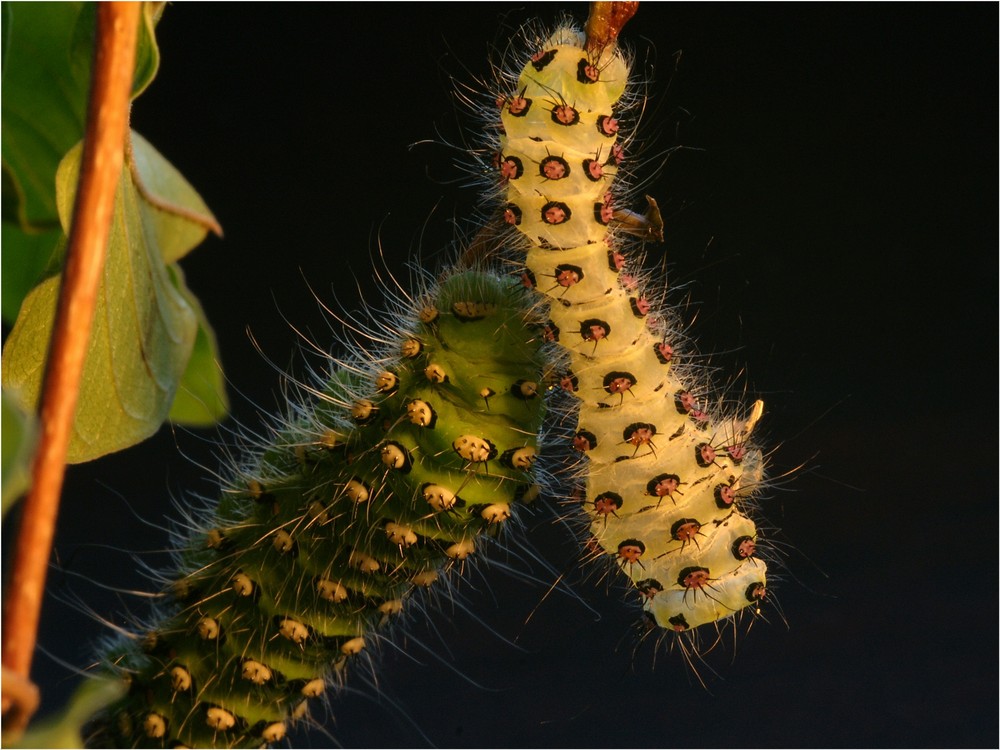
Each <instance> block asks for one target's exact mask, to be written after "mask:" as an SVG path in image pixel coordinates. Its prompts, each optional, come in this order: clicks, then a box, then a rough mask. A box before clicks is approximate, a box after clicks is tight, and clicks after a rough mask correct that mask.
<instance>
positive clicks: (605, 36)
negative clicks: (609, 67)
mask: <svg viewBox="0 0 1000 750" xmlns="http://www.w3.org/2000/svg"><path fill="white" fill-rule="evenodd" d="M638 9H639V3H638V2H593V3H591V4H590V15H589V16H588V17H587V26H586V28H585V32H586V34H587V49H588V50H590V51H592V52H600V51H601V50H603V49H604V48H605V47H608V46H613V45H614V44H616V43H617V41H618V35H619V34H620V33H621V30H622V29H623V28H624V27H625V24H626V23H628V21H629V19H630V18H632V16H634V15H635V12H636V11H637V10H638Z"/></svg>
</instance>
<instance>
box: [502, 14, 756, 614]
mask: <svg viewBox="0 0 1000 750" xmlns="http://www.w3.org/2000/svg"><path fill="white" fill-rule="evenodd" d="M628 75H629V70H628V64H627V62H626V60H625V58H624V57H623V56H622V54H621V53H620V52H619V50H618V48H617V47H616V46H615V45H613V44H612V45H604V46H594V45H588V43H587V39H586V38H585V36H584V35H583V34H581V33H579V32H576V31H573V30H570V29H561V30H559V31H558V32H557V33H556V34H555V35H553V36H552V37H550V38H549V39H547V40H545V41H544V43H543V44H541V45H540V46H539V47H538V48H537V49H536V51H535V52H534V55H533V56H532V58H531V60H530V62H529V63H528V64H527V65H525V66H524V68H523V70H522V71H521V73H520V75H519V76H518V77H517V78H516V81H515V80H511V81H509V82H508V90H507V92H506V96H504V97H503V98H502V99H501V100H500V106H501V126H500V128H499V130H500V132H501V133H503V135H502V136H501V137H500V138H499V144H498V145H499V150H498V155H497V157H496V159H497V163H498V166H497V170H498V172H499V177H500V181H501V183H502V185H503V186H505V188H506V205H505V208H504V218H505V220H506V221H507V222H508V223H509V224H512V225H513V226H515V227H516V228H517V229H518V230H519V231H520V232H521V233H522V234H523V236H524V238H525V239H526V240H527V241H528V242H529V243H530V247H529V248H528V249H527V256H526V261H525V269H524V279H525V283H526V284H528V285H529V286H532V287H533V288H536V289H537V290H538V291H540V292H541V293H542V294H543V295H545V297H546V298H547V299H548V301H549V305H548V307H549V311H550V312H549V320H548V321H547V322H546V336H547V338H548V339H549V340H551V341H554V342H558V343H559V344H560V346H561V347H562V348H563V350H564V351H565V353H566V355H567V361H566V362H565V364H564V367H563V369H562V370H561V372H559V373H558V375H557V378H558V384H559V386H560V387H561V388H563V389H564V390H566V391H569V392H571V393H572V394H573V395H574V396H575V397H576V398H577V401H578V405H579V426H578V429H577V431H576V433H575V435H574V436H573V438H572V443H573V448H575V449H576V450H577V451H579V452H580V453H581V454H583V455H584V456H585V457H586V458H585V459H584V461H585V464H584V466H583V467H581V470H580V476H581V478H582V479H583V482H584V484H585V486H586V491H585V496H584V499H583V503H584V505H585V507H586V509H587V511H588V514H589V516H590V519H591V523H590V532H591V535H592V536H591V537H590V545H591V549H592V556H593V557H601V556H603V555H609V556H610V557H611V558H613V559H614V560H615V561H616V563H617V565H618V566H619V567H620V568H621V569H622V570H623V571H624V572H625V573H626V574H627V575H628V576H629V578H630V579H631V580H632V582H633V583H634V584H635V586H636V587H637V588H638V589H639V591H640V592H641V593H642V594H643V596H644V598H645V603H644V608H645V610H646V612H647V613H649V615H650V616H651V617H652V619H653V620H654V621H655V623H656V624H657V625H658V626H660V627H661V628H667V629H670V630H674V631H686V630H688V629H690V628H695V627H697V626H698V625H702V624H705V623H710V622H716V621H719V620H722V619H724V618H727V617H729V616H730V615H733V614H735V613H737V612H739V611H740V610H742V609H743V608H745V607H747V606H750V605H756V604H757V602H758V601H759V600H760V599H761V598H762V597H763V596H764V592H765V573H766V566H765V564H764V563H763V561H761V560H760V559H758V558H757V557H756V555H755V551H756V544H757V531H756V527H755V525H754V523H753V521H751V520H750V519H749V517H748V516H747V515H746V514H745V512H744V511H745V509H746V505H747V504H748V501H749V500H750V498H751V496H752V494H753V492H754V490H755V489H756V488H758V487H759V486H760V482H761V478H762V472H763V467H762V458H761V454H760V452H759V451H758V450H756V449H753V448H752V447H750V446H749V445H748V442H747V441H748V437H749V434H750V432H751V430H752V429H753V426H754V424H755V423H756V422H757V420H758V419H759V418H760V416H761V413H762V411H763V403H762V402H760V401H758V402H756V403H755V404H754V405H753V408H752V409H751V411H750V414H749V416H748V417H745V418H739V417H738V416H735V415H727V414H724V413H720V412H722V411H723V410H722V409H720V408H718V406H719V405H716V408H713V406H712V404H711V403H710V402H709V390H708V386H707V384H705V383H702V382H700V381H699V380H698V379H697V378H696V373H695V372H693V369H692V368H685V367H683V365H681V363H682V361H683V356H681V355H680V353H679V351H678V350H679V346H678V344H679V340H678V339H679V334H678V333H677V329H676V326H675V325H673V324H672V321H671V320H669V317H668V316H667V315H666V314H665V312H664V311H663V310H662V305H661V304H658V302H659V300H658V299H657V297H658V296H659V293H658V291H657V289H656V286H655V284H654V282H653V280H651V279H643V278H642V277H641V275H640V271H641V260H640V259H639V258H638V257H635V255H636V254H635V253H634V250H630V249H627V246H626V243H627V242H628V240H629V239H630V238H629V234H630V232H635V231H636V229H637V226H636V224H637V222H636V221H635V220H634V218H633V217H634V215H633V214H631V213H630V212H623V211H621V210H620V209H619V207H620V206H622V205H624V203H625V198H624V196H623V195H622V194H621V192H620V191H619V190H618V189H617V185H613V182H614V179H615V176H616V174H617V173H618V171H619V170H620V169H622V167H623V165H624V163H625V161H626V160H627V159H629V158H630V155H629V153H628V139H627V138H622V137H621V132H622V130H621V129H622V127H623V123H622V121H621V120H622V118H623V117H624V116H627V112H628V103H627V101H625V100H624V99H623V95H625V94H626V84H627V82H628ZM650 205H651V208H654V209H655V202H652V201H651V202H650ZM638 224H639V226H638V229H639V230H640V232H641V233H643V234H646V235H649V234H650V233H655V232H658V231H659V227H657V226H656V224H655V216H654V217H652V218H651V220H645V221H642V222H639V223H638ZM631 244H632V245H633V246H634V244H635V243H634V242H633V243H631ZM679 365H680V366H679Z"/></svg>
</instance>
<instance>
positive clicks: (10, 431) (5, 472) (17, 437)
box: [0, 391, 38, 515]
mask: <svg viewBox="0 0 1000 750" xmlns="http://www.w3.org/2000/svg"><path fill="white" fill-rule="evenodd" d="M2 397H3V414H2V422H0V426H2V430H3V434H2V441H3V442H0V477H2V478H3V514H4V515H7V511H8V510H9V509H10V507H11V506H12V505H13V504H14V503H15V502H16V501H17V500H18V498H20V497H21V495H23V494H24V492H25V491H26V490H27V489H28V487H29V485H30V483H31V457H32V455H33V454H34V450H35V442H36V440H37V437H38V429H37V425H36V423H35V419H34V417H33V416H32V415H31V414H29V413H28V412H26V411H25V410H24V409H23V408H21V406H20V404H19V403H18V401H17V399H15V398H12V397H11V396H10V395H9V394H8V393H7V391H4V392H3V394H2Z"/></svg>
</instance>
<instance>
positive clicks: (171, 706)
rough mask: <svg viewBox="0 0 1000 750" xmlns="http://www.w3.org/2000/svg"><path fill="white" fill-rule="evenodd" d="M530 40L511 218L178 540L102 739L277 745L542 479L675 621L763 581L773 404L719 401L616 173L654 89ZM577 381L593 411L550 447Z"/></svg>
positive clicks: (747, 595) (514, 117) (567, 36)
mask: <svg viewBox="0 0 1000 750" xmlns="http://www.w3.org/2000/svg"><path fill="white" fill-rule="evenodd" d="M527 36H528V39H527V42H528V46H529V47H530V49H531V52H530V53H529V54H530V55H531V59H530V60H529V62H528V63H527V64H526V65H524V66H523V69H522V68H521V65H522V64H523V59H522V60H520V61H518V63H517V65H518V68H517V70H515V71H513V72H510V71H506V72H504V71H502V72H501V75H500V77H499V79H498V81H497V90H496V91H493V92H490V94H491V96H492V97H493V100H494V101H495V102H496V108H495V109H494V118H493V131H492V132H495V133H496V134H497V136H496V139H495V140H494V141H492V142H491V143H490V144H489V146H488V149H487V150H488V151H489V153H490V157H489V158H487V159H486V160H485V161H484V164H483V168H482V172H483V173H484V174H485V175H486V176H487V177H486V179H487V180H488V181H489V184H490V190H491V191H492V192H493V193H494V195H497V196H499V203H500V206H499V211H498V213H499V215H500V217H502V218H500V219H499V221H500V222H501V224H503V223H506V225H508V226H507V230H506V231H505V232H501V233H500V234H499V238H498V239H494V240H481V241H477V242H474V243H473V247H471V248H470V249H469V250H468V252H467V253H466V256H467V257H468V258H473V260H471V261H470V262H468V263H466V265H467V266H471V268H466V269H464V270H456V271H454V272H451V273H450V274H448V275H446V277H445V278H444V279H443V280H442V281H441V282H440V283H436V284H432V285H429V287H428V289H427V290H426V291H425V292H423V293H418V294H416V295H415V296H414V298H413V300H411V301H410V302H407V303H405V304H402V305H401V307H402V308H404V313H403V315H402V316H400V318H401V319H400V320H399V322H398V323H393V324H390V325H382V327H381V330H378V321H375V323H376V325H373V326H372V330H373V331H375V333H373V334H372V340H373V341H374V342H375V343H376V345H377V349H378V350H377V351H376V352H375V353H374V355H373V356H364V357H362V356H358V357H356V358H347V359H345V360H344V361H340V362H333V363H331V369H330V371H329V372H328V373H326V374H325V376H324V377H323V378H322V380H321V382H317V383H309V384H304V385H303V386H302V388H301V389H300V391H301V394H302V396H303V400H302V403H297V404H293V405H292V406H291V407H290V409H289V411H288V413H287V415H286V417H285V418H284V420H282V421H281V422H280V423H279V424H278V425H277V426H276V427H275V428H274V431H273V434H272V435H271V441H270V442H271V445H270V447H267V448H265V449H263V450H261V451H259V452H258V453H256V454H254V455H251V456H250V457H248V458H247V459H245V461H244V462H243V463H241V464H240V465H238V466H235V467H233V469H232V471H231V475H230V476H229V477H228V480H227V481H226V483H225V486H224V487H223V488H222V494H221V500H220V501H219V504H218V506H217V507H216V508H213V509H211V510H210V511H207V512H206V514H205V518H203V519H202V520H201V522H200V526H201V529H200V530H199V531H198V532H197V533H195V534H194V535H193V536H192V537H191V538H190V539H185V540H182V545H183V546H184V548H185V551H184V552H183V553H182V554H181V556H180V558H181V559H180V563H179V569H178V573H177V574H176V575H168V576H167V578H169V579H171V583H170V585H169V596H168V600H169V601H168V603H166V604H164V605H163V606H162V608H161V611H160V612H158V613H157V618H156V624H155V625H154V626H152V627H149V628H148V629H146V631H145V632H142V633H137V634H136V636H135V637H134V638H130V639H124V640H122V641H121V642H120V643H118V644H117V645H116V646H115V647H114V648H112V649H111V650H110V651H109V652H108V653H107V654H106V655H105V661H106V663H107V664H108V666H109V668H110V669H111V670H112V671H113V672H114V673H116V674H118V675H120V676H121V677H122V678H123V679H125V680H126V681H127V682H128V684H129V692H128V695H127V696H126V697H125V698H124V699H122V700H121V701H120V702H119V703H117V704H115V705H113V706H111V707H109V708H108V709H107V710H105V711H104V712H102V714H101V715H100V716H98V717H96V719H95V720H94V721H93V722H92V725H91V736H90V742H91V744H93V745H125V746H135V745H152V746H170V745H173V746H223V745H225V746H243V745H254V746H256V745H260V744H271V743H275V742H279V741H280V740H282V738H283V737H284V736H285V735H286V733H287V732H288V731H289V729H290V727H291V725H292V724H293V723H294V722H296V721H305V720H307V717H308V715H309V699H310V698H319V697H320V696H322V695H323V694H324V692H326V691H327V690H328V688H330V686H331V685H332V684H335V683H337V682H338V681H340V680H342V679H343V678H344V676H345V675H346V673H347V671H348V668H349V665H350V663H351V662H352V660H355V659H356V658H357V657H358V655H359V654H361V653H362V652H363V650H364V649H366V647H369V646H370V645H371V644H372V643H373V642H375V641H377V640H378V639H380V638H382V637H384V636H383V635H382V633H384V632H387V631H388V628H389V625H390V623H391V622H392V621H394V620H395V619H397V616H398V615H401V614H405V612H406V610H407V608H408V604H409V602H410V601H412V598H413V597H414V596H415V595H419V591H420V590H421V589H422V588H424V587H427V586H430V585H432V584H434V583H435V582H436V581H438V580H439V579H441V578H442V577H444V576H447V575H448V574H449V573H450V571H451V569H453V568H456V567H457V568H461V567H463V562H464V561H465V560H466V558H468V557H469V556H470V555H474V554H476V553H477V552H478V551H479V550H480V549H481V548H482V547H484V546H486V545H487V543H488V541H489V540H490V538H491V537H493V536H495V535H496V534H497V533H499V532H500V530H501V529H502V527H503V526H504V524H505V523H506V522H507V520H508V519H509V518H510V517H511V514H513V513H516V508H515V505H516V503H517V501H518V500H519V499H522V498H533V497H535V496H536V495H537V493H538V489H537V487H536V486H535V485H536V482H539V481H540V482H542V483H543V484H544V489H545V490H547V491H548V494H552V495H555V496H569V495H570V494H571V491H572V490H573V489H574V488H576V489H577V490H578V491H579V492H580V493H581V494H580V497H578V498H577V499H578V501H579V502H580V503H581V504H582V506H583V508H584V510H585V516H586V518H587V520H586V521H585V522H584V525H585V526H586V536H585V541H586V547H585V553H584V556H585V557H587V558H594V559H606V560H608V561H610V563H611V564H612V565H614V566H615V567H618V568H620V569H621V570H622V571H623V572H624V573H625V574H626V575H627V576H628V578H629V579H631V581H632V582H633V584H634V586H635V588H636V589H637V590H638V591H639V592H640V593H641V595H642V597H643V607H644V609H645V611H646V612H647V613H648V615H649V617H650V620H651V622H652V623H654V624H655V625H656V626H658V627H659V628H663V629H665V630H666V631H668V632H683V633H685V635H690V633H689V632H688V631H693V630H694V629H695V628H697V627H698V626H699V625H703V624H707V623H714V622H718V621H720V620H724V619H726V618H729V617H730V616H732V615H734V614H737V613H739V612H740V611H742V610H743V609H744V608H747V607H753V606H756V605H757V603H758V602H759V600H760V599H761V598H762V597H763V595H764V590H765V586H766V578H765V575H766V567H765V565H764V563H763V562H762V561H761V560H759V559H758V558H757V556H756V552H755V545H756V543H757V531H756V528H755V526H754V524H753V522H752V521H751V520H750V519H749V517H748V516H747V514H746V512H747V509H748V506H749V505H750V504H751V502H752V497H753V494H754V492H755V491H756V489H757V488H758V487H759V486H760V483H761V481H762V475H763V462H762V459H761V456H760V452H759V450H757V449H756V448H754V447H753V446H752V445H751V444H750V443H749V440H748V438H749V435H750V432H751V430H752V429H753V426H754V424H755V423H756V421H757V420H758V419H759V417H760V414H761V406H760V404H759V403H758V404H755V405H754V406H753V407H752V408H751V410H750V411H749V415H748V416H744V417H742V418H740V417H739V416H737V415H733V414H731V413H730V414H726V413H725V411H726V410H724V409H721V408H718V407H717V406H715V405H710V402H709V395H708V394H709V393H710V391H709V389H708V386H707V384H706V383H703V382H702V381H701V380H700V379H699V378H698V377H697V371H696V369H695V368H694V367H689V366H686V364H685V362H684V357H685V351H684V348H683V342H682V341H680V340H676V339H675V338H673V337H675V336H677V335H678V334H676V333H675V331H676V330H677V328H676V326H675V324H674V322H673V321H672V320H670V319H669V314H668V313H666V312H665V311H664V310H662V309H661V306H660V305H659V304H658V298H659V296H660V295H659V294H658V293H657V292H656V291H655V289H656V287H655V286H654V284H653V283H652V281H650V280H644V279H643V278H642V273H641V252H640V251H641V247H640V246H639V245H638V243H637V242H636V240H635V236H634V235H636V234H640V235H642V236H643V237H651V236H655V235H656V234H657V232H658V231H660V227H659V226H658V222H657V220H656V217H655V212H652V213H651V215H650V216H649V217H648V218H647V217H638V216H636V215H635V214H631V213H629V212H627V211H625V210H624V209H623V207H624V206H625V205H628V198H627V195H626V194H627V190H626V189H625V188H624V187H622V185H621V184H619V183H618V182H616V181H615V177H616V176H617V175H618V174H619V173H622V172H625V171H626V170H627V168H628V167H627V165H628V160H629V159H630V153H629V148H630V145H631V141H630V137H624V136H623V135H622V134H623V133H626V132H634V126H635V123H628V117H629V114H630V112H631V111H634V110H633V109H630V103H631V102H633V101H637V100H638V96H637V95H636V94H635V93H634V92H633V91H632V90H631V89H630V88H629V85H628V79H629V66H628V62H627V60H626V58H625V56H624V55H623V54H622V52H621V51H620V50H619V49H618V48H617V47H615V46H614V45H613V44H611V45H606V46H604V47H602V48H597V49H594V48H588V46H587V44H586V39H585V37H584V35H583V34H582V33H581V32H578V31H576V30H574V29H572V28H570V27H568V26H563V27H561V28H559V29H558V30H557V31H556V32H555V33H554V34H551V35H548V34H546V35H538V34H533V33H532V32H530V31H529V32H528V34H527ZM630 128H631V130H630ZM651 205H655V204H651ZM484 244H485V246H486V247H487V250H488V251H489V252H485V253H483V252H482V248H481V245H484ZM483 255H485V256H487V257H490V256H499V257H501V258H502V259H503V260H502V262H496V261H493V260H489V261H482V262H480V261H479V260H476V258H479V257H481V256H483ZM511 261H513V263H514V266H515V269H516V270H515V273H514V274H513V275H511V274H510V273H509V269H508V268H506V267H505V265H504V264H505V263H510V262H511ZM546 391H551V392H554V393H553V395H551V396H550V397H549V398H548V399H546V398H545V392H546ZM562 393H570V394H572V395H573V397H574V399H575V401H574V407H573V408H574V409H576V410H577V411H578V414H577V416H576V417H575V419H576V420H577V421H578V426H577V427H576V428H575V430H574V431H573V434H572V436H571V437H567V438H565V439H563V438H558V437H556V438H552V439H551V442H548V441H547V442H545V443H540V442H539V438H538V435H539V434H542V435H552V434H555V433H556V431H546V430H543V419H544V417H545V413H546V402H547V401H548V402H549V403H551V404H554V405H555V407H554V408H556V409H561V408H563V407H562V406H560V404H562V403H564V401H563V400H561V396H560V394H562ZM730 411H731V410H730ZM567 453H568V454H569V455H575V459H574V460H573V461H571V462H570V465H569V467H568V468H567V466H566V461H565V456H566V455H567ZM536 458H538V459H540V460H541V461H542V463H544V467H543V469H542V470H537V469H536V470H535V471H534V472H533V471H532V468H533V465H534V464H535V462H536Z"/></svg>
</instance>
